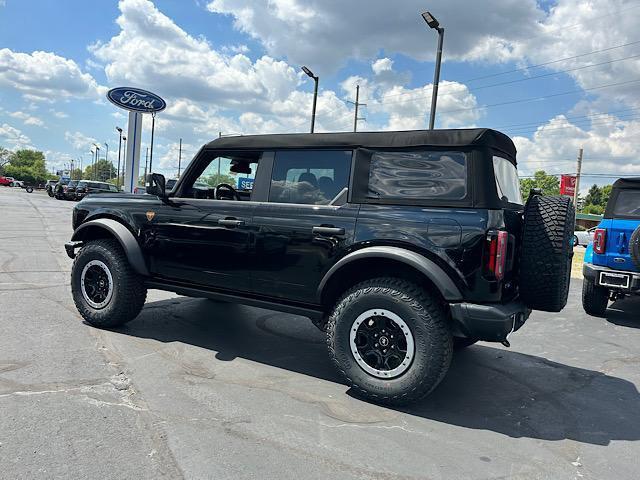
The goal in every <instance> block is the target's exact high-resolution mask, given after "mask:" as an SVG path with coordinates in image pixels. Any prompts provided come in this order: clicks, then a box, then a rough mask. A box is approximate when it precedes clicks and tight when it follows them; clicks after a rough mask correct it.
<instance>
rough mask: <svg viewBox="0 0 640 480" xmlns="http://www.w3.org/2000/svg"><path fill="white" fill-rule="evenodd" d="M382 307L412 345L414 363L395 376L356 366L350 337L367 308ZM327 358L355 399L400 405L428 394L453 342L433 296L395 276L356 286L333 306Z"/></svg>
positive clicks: (441, 372)
mask: <svg viewBox="0 0 640 480" xmlns="http://www.w3.org/2000/svg"><path fill="white" fill-rule="evenodd" d="M376 308H381V309H387V310H389V311H391V312H393V313H395V314H396V315H398V316H399V317H401V318H402V320H403V321H404V322H405V323H406V324H407V326H408V327H409V329H410V331H411V334H412V335H413V340H414V344H415V352H414V355H413V360H412V363H411V364H410V366H409V367H408V369H407V370H406V371H405V372H404V373H402V374H401V375H400V376H398V377H395V378H390V379H385V378H377V377H375V376H373V375H371V374H369V373H367V372H366V371H365V370H364V369H363V368H362V367H361V366H360V365H358V363H357V362H356V360H355V358H354V355H353V353H352V351H351V348H350V339H349V334H350V330H351V328H352V326H353V323H354V321H355V319H356V318H357V317H358V316H359V315H360V314H362V313H363V312H366V311H367V310H369V309H376ZM326 330H327V345H328V348H329V355H330V357H331V359H332V360H333V362H334V364H335V365H336V367H337V368H338V370H339V372H340V373H341V374H342V376H343V377H344V379H345V380H346V382H347V384H348V385H349V386H350V387H352V389H353V391H354V392H355V393H356V394H357V395H358V396H360V397H362V398H365V399H367V400H370V401H373V402H375V403H380V404H386V405H404V404H407V403H411V402H413V401H416V400H418V399H420V398H422V397H424V396H426V395H427V394H429V393H430V392H431V391H432V390H433V389H434V388H435V387H436V386H437V385H438V384H439V383H440V381H441V380H442V379H443V378H444V376H445V374H446V373H447V371H448V369H449V365H450V364H451V357H452V350H453V342H452V336H451V332H450V330H449V326H448V324H447V315H446V314H445V311H444V309H443V307H442V305H440V304H439V302H438V301H437V300H436V299H435V297H434V296H432V295H430V294H429V293H427V292H425V291H424V289H422V288H420V287H419V286H417V285H416V284H414V283H412V282H409V281H406V280H402V279H398V278H376V279H372V280H367V281H364V282H362V283H359V284H357V285H355V286H354V287H352V288H351V289H350V290H348V291H347V292H346V293H345V294H344V295H343V296H342V297H341V298H340V300H338V302H337V303H336V305H335V307H334V309H333V311H332V313H331V315H330V317H329V321H328V323H327V328H326Z"/></svg>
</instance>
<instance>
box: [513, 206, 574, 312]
mask: <svg viewBox="0 0 640 480" xmlns="http://www.w3.org/2000/svg"><path fill="white" fill-rule="evenodd" d="M574 226H575V209H574V207H573V203H572V201H571V200H570V199H569V198H568V197H545V196H540V195H535V196H533V197H531V198H530V199H529V201H528V202H527V205H526V206H525V212H524V228H523V234H522V254H521V257H520V297H521V299H522V301H523V302H524V303H525V305H527V306H528V307H529V308H531V309H533V310H542V311H545V312H559V311H560V310H562V309H563V308H564V307H565V305H566V304H567V297H568V295H569V282H570V280H571V263H572V259H573V246H572V243H573V242H572V240H573V235H574V233H573V232H574Z"/></svg>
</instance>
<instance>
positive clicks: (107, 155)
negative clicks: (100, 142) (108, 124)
mask: <svg viewBox="0 0 640 480" xmlns="http://www.w3.org/2000/svg"><path fill="white" fill-rule="evenodd" d="M104 146H105V147H107V153H106V154H105V157H104V158H105V159H106V160H107V163H108V165H107V168H109V167H110V166H111V162H109V144H108V143H107V142H104ZM109 178H111V168H109Z"/></svg>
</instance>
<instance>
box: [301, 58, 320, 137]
mask: <svg viewBox="0 0 640 480" xmlns="http://www.w3.org/2000/svg"><path fill="white" fill-rule="evenodd" d="M302 71H303V72H304V73H306V74H307V76H308V77H311V78H313V81H314V87H313V108H312V109H311V133H313V131H314V130H315V125H316V103H317V102H318V80H319V79H320V78H319V77H318V76H316V75H314V74H313V72H312V71H311V70H309V69H308V68H307V67H305V66H304V65H303V66H302Z"/></svg>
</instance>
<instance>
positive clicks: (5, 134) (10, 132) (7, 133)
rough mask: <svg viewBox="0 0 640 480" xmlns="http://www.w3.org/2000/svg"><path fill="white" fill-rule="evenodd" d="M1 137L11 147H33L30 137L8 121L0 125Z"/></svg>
mask: <svg viewBox="0 0 640 480" xmlns="http://www.w3.org/2000/svg"><path fill="white" fill-rule="evenodd" d="M0 138H1V139H3V143H5V144H7V145H8V146H9V148H11V149H19V148H33V147H32V146H31V139H30V138H29V137H27V136H26V135H25V134H23V133H22V132H21V131H20V130H19V129H17V128H15V127H12V126H11V125H9V124H7V123H3V124H2V125H0Z"/></svg>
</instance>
